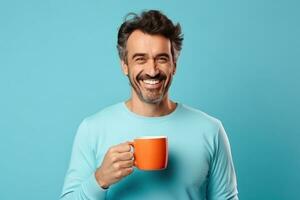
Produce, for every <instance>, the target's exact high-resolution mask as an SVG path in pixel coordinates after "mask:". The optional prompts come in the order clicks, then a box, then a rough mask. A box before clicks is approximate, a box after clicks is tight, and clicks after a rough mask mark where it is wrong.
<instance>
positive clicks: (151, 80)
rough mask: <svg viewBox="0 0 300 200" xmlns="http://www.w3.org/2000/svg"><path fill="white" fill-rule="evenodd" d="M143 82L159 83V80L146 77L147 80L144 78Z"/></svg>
mask: <svg viewBox="0 0 300 200" xmlns="http://www.w3.org/2000/svg"><path fill="white" fill-rule="evenodd" d="M143 82H144V83H146V84H150V85H154V84H157V83H159V80H157V79H146V80H143Z"/></svg>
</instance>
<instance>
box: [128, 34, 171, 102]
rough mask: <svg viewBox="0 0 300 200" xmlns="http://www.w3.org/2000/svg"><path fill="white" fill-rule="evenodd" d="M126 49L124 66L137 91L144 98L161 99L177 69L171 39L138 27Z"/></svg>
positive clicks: (150, 99) (148, 100) (153, 100)
mask: <svg viewBox="0 0 300 200" xmlns="http://www.w3.org/2000/svg"><path fill="white" fill-rule="evenodd" d="M126 49H127V63H125V62H124V61H122V69H123V72H124V74H126V75H127V76H128V78H129V81H130V83H131V86H132V88H133V89H134V90H133V92H135V93H136V96H138V97H139V99H140V100H141V101H143V102H146V103H152V104H154V103H159V102H161V100H162V99H163V98H164V97H165V96H166V94H167V93H168V89H169V87H170V85H171V82H172V78H173V75H174V74H175V69H176V67H175V64H174V62H173V57H172V53H171V42H170V40H169V39H167V38H165V37H163V36H161V35H149V34H146V33H143V32H142V31H139V30H136V31H134V32H132V34H131V35H130V36H129V38H128V40H127V48H126ZM134 96H135V95H133V98H134Z"/></svg>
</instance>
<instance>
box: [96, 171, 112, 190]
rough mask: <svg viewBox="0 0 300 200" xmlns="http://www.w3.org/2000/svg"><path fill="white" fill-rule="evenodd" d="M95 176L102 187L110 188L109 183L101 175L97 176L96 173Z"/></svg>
mask: <svg viewBox="0 0 300 200" xmlns="http://www.w3.org/2000/svg"><path fill="white" fill-rule="evenodd" d="M95 178H96V180H97V183H98V185H99V186H100V187H101V188H102V189H108V188H109V185H108V184H107V183H106V182H105V181H103V180H102V179H101V178H100V177H97V175H96V173H95Z"/></svg>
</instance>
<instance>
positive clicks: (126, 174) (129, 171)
mask: <svg viewBox="0 0 300 200" xmlns="http://www.w3.org/2000/svg"><path fill="white" fill-rule="evenodd" d="M132 172H133V167H128V168H125V169H123V172H122V174H123V177H125V176H128V175H129V174H131V173H132Z"/></svg>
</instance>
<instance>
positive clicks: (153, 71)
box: [146, 59, 159, 77]
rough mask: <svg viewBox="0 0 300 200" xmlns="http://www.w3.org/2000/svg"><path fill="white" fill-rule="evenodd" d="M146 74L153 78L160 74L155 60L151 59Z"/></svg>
mask: <svg viewBox="0 0 300 200" xmlns="http://www.w3.org/2000/svg"><path fill="white" fill-rule="evenodd" d="M146 74H147V75H149V76H151V77H155V76H156V75H157V74H159V70H158V68H157V65H156V62H155V60H154V59H149V62H148V63H147V67H146Z"/></svg>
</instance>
